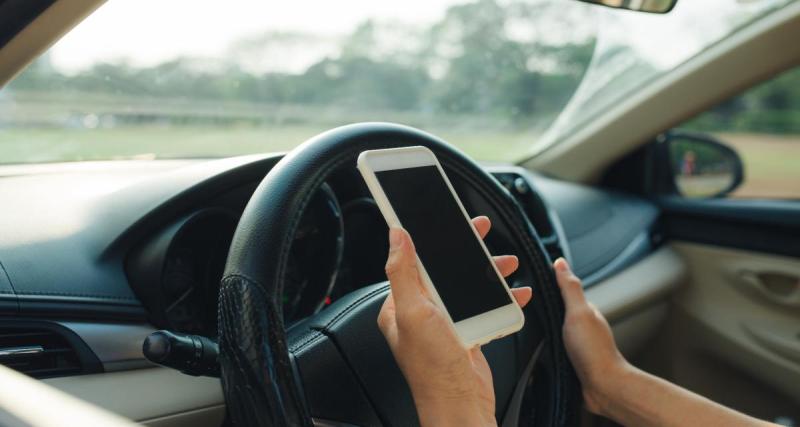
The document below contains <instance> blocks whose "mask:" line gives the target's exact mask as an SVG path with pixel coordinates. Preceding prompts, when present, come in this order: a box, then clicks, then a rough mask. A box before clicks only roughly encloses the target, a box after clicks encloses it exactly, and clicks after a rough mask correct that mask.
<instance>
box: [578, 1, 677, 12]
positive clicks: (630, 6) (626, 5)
mask: <svg viewBox="0 0 800 427" xmlns="http://www.w3.org/2000/svg"><path fill="white" fill-rule="evenodd" d="M580 1H582V2H585V3H592V4H599V5H602V6H608V7H613V8H615V9H627V10H634V11H636V12H648V13H667V12H669V11H670V10H672V8H673V7H675V3H677V2H678V0H580Z"/></svg>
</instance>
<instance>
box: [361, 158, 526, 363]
mask: <svg viewBox="0 0 800 427" xmlns="http://www.w3.org/2000/svg"><path fill="white" fill-rule="evenodd" d="M358 169H359V170H360V171H361V174H362V176H363V177H364V180H365V181H366V183H367V186H368V188H369V190H370V192H371V193H372V195H373V197H374V198H375V200H376V202H377V204H378V206H379V208H380V209H381V212H382V213H383V215H384V218H385V219H386V221H387V223H388V224H389V226H390V227H403V228H405V229H406V230H407V231H408V233H409V234H410V236H411V238H412V239H413V241H414V244H415V247H416V254H417V257H416V267H417V270H418V272H419V276H420V279H421V281H422V283H423V286H424V287H425V292H426V293H427V294H428V295H430V297H431V299H432V300H433V301H434V302H435V303H436V304H437V305H438V306H439V307H440V308H441V309H443V310H444V312H445V313H446V314H447V319H448V320H449V321H450V322H451V324H452V325H453V327H454V329H455V330H456V332H457V334H458V336H459V337H460V339H461V340H462V342H463V344H464V346H465V347H472V346H475V345H481V344H484V343H487V342H489V341H491V340H493V339H496V338H500V337H502V336H505V335H508V334H510V333H513V332H516V331H518V330H519V329H520V328H521V327H522V325H523V323H524V317H523V315H522V311H521V310H520V308H519V306H518V305H517V304H516V302H514V299H513V296H512V294H511V291H510V289H509V287H508V285H507V284H506V283H505V280H504V279H503V276H502V275H501V274H500V272H499V270H498V268H497V266H496V265H495V264H494V262H493V261H492V259H491V257H490V255H489V252H488V250H487V249H486V246H485V245H484V244H483V242H482V240H481V239H480V236H479V234H478V232H477V230H476V229H475V227H474V226H473V224H472V223H471V222H470V220H469V217H468V215H467V212H466V210H465V209H464V207H463V205H462V204H461V201H460V200H459V199H458V196H457V195H456V194H455V190H454V189H453V187H452V185H451V183H450V181H449V180H448V179H447V176H446V175H445V173H444V170H443V169H442V167H441V165H440V164H439V162H438V160H437V159H436V156H435V155H434V154H433V152H431V151H430V150H428V149H427V148H425V147H407V148H396V149H388V150H373V151H365V152H363V153H361V155H360V156H359V158H358Z"/></svg>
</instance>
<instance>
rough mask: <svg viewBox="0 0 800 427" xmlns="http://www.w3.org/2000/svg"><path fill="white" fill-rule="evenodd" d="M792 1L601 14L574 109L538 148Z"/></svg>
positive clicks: (691, 4) (711, 1) (722, 2)
mask: <svg viewBox="0 0 800 427" xmlns="http://www.w3.org/2000/svg"><path fill="white" fill-rule="evenodd" d="M790 1H791V0H763V1H757V2H741V1H737V0H706V1H702V2H697V1H690V0H684V1H679V2H678V3H677V6H676V7H675V8H674V9H673V10H672V12H671V13H670V14H668V15H648V14H631V13H618V12H617V11H611V12H609V11H603V12H602V13H598V16H597V18H598V19H599V21H600V24H599V33H598V36H597V44H596V50H595V52H594V56H593V58H592V62H591V65H590V66H589V69H588V70H587V71H586V75H585V77H584V79H583V81H582V82H581V85H580V87H579V88H578V90H577V91H576V92H575V94H574V96H573V97H572V100H571V101H570V103H569V105H568V106H567V107H566V108H565V109H564V111H563V112H562V114H561V115H560V117H559V118H558V120H556V122H555V123H554V124H553V126H551V127H550V129H549V130H548V132H547V134H545V135H543V136H542V137H541V138H540V140H539V146H538V147H536V148H537V149H538V150H541V149H544V148H545V147H546V146H547V145H549V144H552V143H554V142H556V141H558V140H560V139H561V138H564V137H565V136H567V135H569V134H570V133H571V132H572V131H574V130H576V129H579V128H580V127H581V126H583V125H585V124H586V123H588V122H589V121H590V120H591V119H592V118H594V117H595V116H597V115H598V114H600V113H602V112H603V111H604V110H605V109H607V108H608V107H609V106H611V105H613V104H614V103H616V102H618V101H619V100H621V99H623V98H624V97H625V95H626V94H628V93H631V92H633V91H635V90H636V89H637V88H640V87H643V86H644V85H646V84H647V83H648V82H650V81H651V80H653V78H655V77H657V76H659V75H661V74H663V73H666V72H668V71H670V70H672V69H674V68H675V67H677V66H678V65H680V64H681V63H683V62H684V61H686V60H687V59H689V58H691V57H693V56H694V55H697V54H698V53H700V52H701V51H702V50H704V49H706V48H707V47H708V46H710V45H712V44H713V43H715V42H717V41H718V40H721V39H723V38H724V37H725V36H726V35H728V34H730V33H731V32H733V31H736V30H737V29H738V28H740V27H742V26H744V25H746V24H748V23H750V22H752V21H753V20H754V19H757V18H758V17H760V16H762V15H764V14H765V13H767V12H770V11H773V10H775V9H778V8H780V7H782V6H784V5H786V4H788V3H789V2H790Z"/></svg>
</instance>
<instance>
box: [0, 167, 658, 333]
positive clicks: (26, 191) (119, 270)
mask: <svg viewBox="0 0 800 427" xmlns="http://www.w3.org/2000/svg"><path fill="white" fill-rule="evenodd" d="M278 159H279V157H278V156H269V155H257V156H245V157H236V158H230V159H223V160H213V161H206V160H185V161H183V160H181V161H117V162H89V163H75V164H52V165H32V166H24V165H20V166H4V167H0V204H1V205H2V207H3V208H2V209H0V236H2V238H0V311H1V312H2V314H3V315H6V316H9V315H11V316H14V315H19V316H26V317H27V316H34V317H42V318H65V317H79V318H109V319H114V320H152V318H151V317H149V316H148V310H149V311H150V312H152V311H153V304H154V303H153V302H152V298H151V297H148V296H144V294H143V291H142V289H143V288H146V287H148V286H159V285H158V282H159V280H160V279H159V278H158V277H162V276H163V275H161V276H159V275H158V274H156V275H154V276H147V274H145V275H144V277H142V275H137V274H134V273H132V272H131V269H132V267H131V264H132V263H134V262H135V259H136V257H137V255H136V254H137V253H139V252H141V251H142V250H143V249H142V248H143V247H149V246H158V241H159V239H161V240H163V241H164V242H166V243H163V242H162V246H163V247H164V248H166V249H164V251H162V252H165V253H168V252H169V250H173V249H170V248H172V247H173V246H172V243H171V242H173V241H174V240H175V238H174V236H175V235H178V234H179V233H177V231H176V230H180V229H181V227H183V226H182V225H181V224H185V222H186V221H187V218H192V217H193V216H196V215H197V214H198V212H204V211H208V210H212V211H213V212H214V213H212V214H209V215H210V216H211V217H214V216H215V215H217V216H216V218H217V219H216V220H214V221H211V222H209V223H208V224H212V225H208V224H206V223H203V222H202V221H200V223H199V225H194V226H193V227H194V228H195V229H196V230H197V231H189V232H186V233H193V235H194V236H196V237H195V238H189V239H188V240H186V241H187V242H188V243H185V242H184V243H183V246H181V245H178V244H175V246H176V247H179V248H180V247H184V248H186V247H189V248H194V247H197V246H203V245H206V246H213V247H214V248H213V250H212V249H211V248H207V249H208V250H206V251H205V253H207V254H211V255H207V257H208V259H213V260H215V261H213V262H211V263H224V256H223V254H225V253H227V249H226V248H225V244H226V243H225V241H226V240H225V238H224V234H225V233H229V232H230V231H219V230H223V229H224V230H229V229H231V228H232V227H233V225H235V221H236V217H237V215H238V214H240V213H241V211H242V209H243V208H244V205H245V204H246V202H247V200H248V199H249V195H250V194H251V193H252V191H253V189H254V188H255V185H256V184H257V183H258V182H259V181H260V180H261V178H263V176H264V175H265V174H266V173H267V172H268V171H269V169H270V168H271V167H272V165H274V164H275V163H276V162H277V160H278ZM353 169H354V170H353V171H352V172H353V173H352V174H350V173H342V174H339V175H336V176H334V177H332V178H331V180H330V181H329V184H330V186H331V188H332V193H333V194H334V197H333V199H334V200H333V201H331V200H329V199H330V198H324V197H323V198H321V199H320V200H321V201H320V204H319V206H320V207H319V208H317V210H318V211H325V212H323V213H320V214H317V216H316V217H314V218H310V219H309V227H308V228H307V229H306V230H307V231H306V232H305V234H306V235H305V236H298V237H297V238H298V239H300V241H302V238H306V239H312V240H307V242H306V243H305V245H306V246H305V247H304V246H302V243H298V245H299V249H298V251H299V252H298V256H297V259H298V262H299V263H301V266H300V267H298V269H297V271H299V272H302V271H306V270H313V268H312V267H309V266H308V265H305V266H303V265H302V263H303V259H304V257H306V258H308V257H314V256H317V255H313V254H310V253H309V252H308V251H309V250H312V249H313V247H316V246H318V242H321V241H326V240H330V241H335V240H336V239H341V240H342V244H341V245H340V247H339V249H336V246H331V249H330V250H325V252H327V253H338V252H341V253H340V254H339V256H340V258H338V259H331V260H329V263H330V264H331V266H330V267H329V268H328V267H326V268H327V270H324V271H328V270H330V271H331V272H332V277H331V276H330V275H322V276H320V277H305V276H304V274H300V276H303V277H297V278H296V280H297V283H299V284H302V286H303V287H304V288H303V289H311V288H313V289H317V290H316V291H314V292H315V293H314V297H313V298H314V301H315V302H314V303H312V304H311V305H310V306H309V307H306V308H303V309H300V308H297V309H298V310H300V311H303V310H305V311H306V312H307V311H308V310H312V309H319V307H318V306H321V305H323V304H325V303H330V299H331V298H333V299H335V298H337V297H339V296H341V295H343V294H345V293H347V292H348V291H350V290H352V289H354V288H355V287H360V286H366V285H369V284H371V283H376V282H378V281H380V280H382V275H383V268H382V267H383V261H384V260H383V258H384V257H385V247H386V242H385V238H386V237H385V233H384V228H385V225H384V224H383V222H382V218H381V217H380V215H379V213H378V212H377V209H376V208H375V206H374V202H372V201H371V199H369V197H367V194H366V192H365V189H364V188H362V187H363V184H362V183H361V181H360V179H358V177H357V175H356V174H355V168H353ZM487 169H488V170H489V171H490V172H492V173H494V174H495V176H496V177H497V178H498V179H499V180H500V181H501V182H502V183H503V184H504V185H505V186H506V188H508V189H509V191H511V192H512V194H514V195H515V196H516V197H517V199H518V200H519V201H520V203H521V204H522V205H523V207H524V209H525V210H526V212H527V213H528V214H529V217H530V219H531V222H532V223H533V224H534V226H535V227H536V228H537V231H539V233H540V234H541V235H542V237H543V240H545V242H544V243H545V245H546V247H548V250H549V251H550V252H551V254H553V256H558V255H559V254H561V253H563V254H564V255H565V256H567V257H568V258H569V259H570V260H571V261H572V263H573V265H574V268H575V270H576V272H577V273H579V275H581V276H583V277H585V278H586V279H587V280H586V282H587V285H591V284H592V283H595V282H597V281H598V280H601V279H603V278H605V277H608V276H609V275H611V274H613V273H614V272H616V271H618V270H619V269H621V268H624V266H626V265H628V264H630V263H632V262H635V261H636V260H637V259H639V258H641V257H642V256H644V255H646V254H647V253H648V252H649V251H650V250H651V249H652V248H651V245H652V244H651V239H650V236H651V233H652V231H653V228H654V227H655V224H656V220H657V217H658V211H657V209H656V208H655V207H654V205H652V204H651V203H649V202H647V201H645V200H642V199H638V198H634V197H631V196H626V195H622V194H616V193H610V192H606V191H601V190H597V189H592V188H589V187H584V186H580V185H575V184H570V183H566V182H561V181H555V180H552V179H549V178H545V177H542V176H538V175H535V174H531V173H529V172H527V171H524V170H522V169H520V168H516V167H503V166H496V167H494V166H489V167H487ZM331 204H334V205H336V204H338V206H335V207H330V206H328V205H331ZM328 211H330V212H328ZM219 212H224V214H220V213H219ZM337 212H338V214H337ZM220 215H222V216H229V217H230V220H226V219H220V218H222V216H220ZM337 215H339V216H341V218H340V219H339V220H335V219H330V218H335V217H336V216H337ZM326 221H327V222H326ZM336 221H339V222H340V224H339V225H337V224H338V223H337V222H336ZM321 223H325V224H326V225H324V226H318V225H319V224H321ZM213 224H217V225H213ZM220 224H221V225H220ZM209 227H216V228H215V229H216V230H217V231H218V232H219V233H220V236H221V237H220V238H218V239H214V238H207V239H206V238H204V236H205V234H213V233H211V232H209V233H206V232H204V231H203V230H209V229H210V228H209ZM337 227H341V229H340V232H341V233H340V234H337V232H336V231H335V229H337ZM190 230H191V228H190ZM309 236H311V237H309ZM314 236H316V237H314ZM212 237H213V236H212ZM313 239H319V240H313ZM550 240H552V242H550V243H552V246H548V245H549V243H548V242H549V241H550ZM204 242H206V243H204ZM148 245H149V246H148ZM551 247H552V248H554V249H553V250H551V249H550V248H551ZM309 248H312V249H309ZM167 249H169V250H167ZM176 250H177V249H175V250H173V251H176ZM304 251H305V252H304ZM337 251H338V252H337ZM184 252H186V251H185V250H184ZM190 252H191V251H190ZM152 253H158V251H155V252H148V254H152ZM303 254H306V255H303ZM148 256H150V255H148ZM153 256H156V255H153ZM132 260H133V261H132ZM139 261H140V264H142V265H145V266H147V265H153V268H154V269H157V270H159V271H160V272H162V273H163V271H165V270H168V269H167V267H164V265H166V264H165V263H166V261H164V260H163V257H162V258H158V257H156V258H153V259H150V258H147V257H145V258H144V260H139ZM356 261H358V268H356ZM170 262H171V266H170V267H169V268H171V270H168V271H169V272H171V273H170V275H168V276H169V277H170V278H171V279H170V280H171V282H170V283H178V285H174V286H177V287H178V288H180V286H182V285H180V283H184V282H186V281H187V280H188V279H186V278H185V276H186V275H191V274H197V273H195V271H196V269H195V270H192V269H187V268H186V266H185V265H181V264H182V263H183V264H187V263H191V262H195V263H196V261H185V260H184V258H181V257H175V258H174V259H171V261H170ZM176 263H177V264H178V267H177V268H176V267H175V264H176ZM212 270H213V269H212ZM187 271H190V272H191V273H187ZM204 271H205V270H204ZM203 274H206V273H203ZM208 274H211V276H213V274H212V273H208ZM189 281H191V280H189ZM313 283H317V284H316V285H313V286H312V285H311V284H313ZM320 284H324V285H325V286H322V285H320ZM164 286H167V285H164ZM169 286H173V285H169ZM298 286H301V285H298ZM322 287H324V288H325V289H323V291H324V292H322V291H320V290H319V289H321V288H322ZM172 291H173V292H174V295H173V296H172V297H171V298H172V299H171V300H169V301H166V302H165V301H162V302H161V304H162V305H170V304H173V303H175V304H180V303H181V301H182V300H181V298H189V297H187V296H185V294H186V292H185V291H184V290H182V289H177V290H176V289H172ZM165 292H166V291H165ZM211 292H212V293H213V289H212V290H211ZM303 292H306V291H303ZM308 292H311V291H308ZM320 292H322V293H320ZM292 298H296V299H302V298H301V296H298V295H294V294H287V296H285V299H287V300H291V299H292ZM317 300H319V304H317V302H316V301H317ZM176 301H177V302H176ZM143 303H144V304H143ZM312 306H313V307H312ZM164 308H165V307H162V308H161V310H162V311H163V309H164ZM174 308H175V307H173V309H174ZM211 313H213V311H212V312H211ZM150 314H152V313H150Z"/></svg>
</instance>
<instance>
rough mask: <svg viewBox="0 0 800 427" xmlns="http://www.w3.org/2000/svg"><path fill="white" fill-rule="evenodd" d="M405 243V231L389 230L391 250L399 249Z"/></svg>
mask: <svg viewBox="0 0 800 427" xmlns="http://www.w3.org/2000/svg"><path fill="white" fill-rule="evenodd" d="M402 242H403V231H402V230H401V229H399V228H392V229H390V230H389V249H397V248H399V247H400V244H401V243H402Z"/></svg>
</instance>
